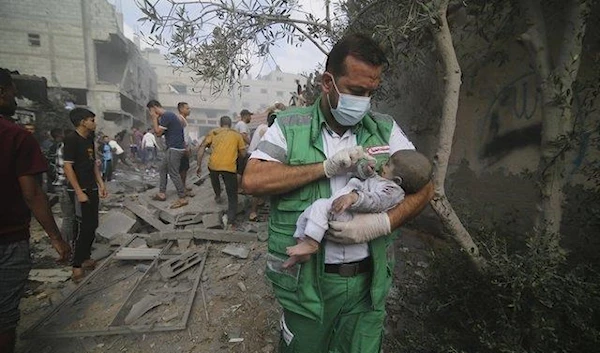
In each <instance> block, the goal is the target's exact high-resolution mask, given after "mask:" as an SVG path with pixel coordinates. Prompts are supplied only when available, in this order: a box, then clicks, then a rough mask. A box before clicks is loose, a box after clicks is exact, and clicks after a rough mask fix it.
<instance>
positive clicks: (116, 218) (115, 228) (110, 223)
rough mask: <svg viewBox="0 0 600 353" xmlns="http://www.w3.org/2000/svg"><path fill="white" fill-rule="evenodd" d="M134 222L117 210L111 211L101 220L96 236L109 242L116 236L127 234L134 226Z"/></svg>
mask: <svg viewBox="0 0 600 353" xmlns="http://www.w3.org/2000/svg"><path fill="white" fill-rule="evenodd" d="M135 223H136V220H135V219H134V218H131V217H129V216H128V215H126V214H125V213H123V212H121V211H118V210H111V211H110V212H109V213H108V214H106V216H104V217H103V218H102V221H101V222H100V225H99V226H98V229H97V230H96V234H98V236H100V237H102V238H104V239H108V240H111V239H112V238H113V237H114V236H116V235H117V234H122V233H128V232H129V231H130V230H131V229H132V228H133V226H134V225H135Z"/></svg>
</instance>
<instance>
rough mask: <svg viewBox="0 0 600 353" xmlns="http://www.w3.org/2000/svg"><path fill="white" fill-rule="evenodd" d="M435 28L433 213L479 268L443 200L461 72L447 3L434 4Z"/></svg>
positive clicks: (464, 233)
mask: <svg viewBox="0 0 600 353" xmlns="http://www.w3.org/2000/svg"><path fill="white" fill-rule="evenodd" d="M437 9H438V17H437V25H438V28H436V29H434V31H433V37H434V41H435V45H436V48H437V50H438V52H439V56H440V60H441V62H442V64H443V70H444V83H445V84H444V102H443V108H442V121H441V125H440V132H439V136H440V137H439V143H440V144H439V147H438V150H437V152H436V155H435V158H434V184H435V195H434V197H433V200H432V201H431V206H432V208H433V210H434V211H435V212H436V213H437V215H438V216H439V217H440V219H441V221H442V223H443V224H444V227H445V228H446V229H447V231H448V232H449V233H450V235H451V236H452V238H453V239H454V240H455V241H456V242H457V243H458V244H459V245H460V247H461V248H462V249H463V250H465V251H466V253H467V254H468V255H469V256H470V258H471V259H472V260H473V263H474V264H475V265H476V266H477V268H478V269H481V267H482V265H483V258H482V257H481V256H480V254H479V249H478V247H477V245H476V244H475V243H474V242H473V239H472V238H471V235H470V234H469V232H468V231H467V230H466V229H465V227H464V226H463V224H462V223H461V221H460V219H459V218H458V216H457V215H456V212H455V211H454V209H453V208H452V206H451V205H450V201H448V198H447V197H446V192H445V178H446V173H447V171H448V161H449V159H450V153H451V151H452V141H453V139H454V130H455V128H456V114H457V111H458V100H459V95H460V85H461V70H460V65H459V64H458V59H457V58H456V52H455V50H454V45H453V43H452V35H451V34H450V28H449V26H448V20H447V18H446V12H447V9H448V0H441V1H439V2H438V3H437Z"/></svg>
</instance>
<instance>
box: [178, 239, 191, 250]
mask: <svg viewBox="0 0 600 353" xmlns="http://www.w3.org/2000/svg"><path fill="white" fill-rule="evenodd" d="M191 242H192V239H189V238H186V239H177V248H179V250H187V249H188V248H189V247H190V244H191Z"/></svg>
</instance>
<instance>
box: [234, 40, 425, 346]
mask: <svg viewBox="0 0 600 353" xmlns="http://www.w3.org/2000/svg"><path fill="white" fill-rule="evenodd" d="M386 65H387V59H386V58H385V54H384V53H383V51H382V50H381V48H380V47H379V45H378V44H377V43H375V42H374V41H373V40H372V39H371V38H370V37H368V36H364V35H359V34H353V35H349V36H347V37H344V38H342V39H341V40H340V41H339V42H338V43H336V44H335V45H334V47H333V48H332V50H331V52H330V53H329V56H328V59H327V63H326V66H325V69H326V71H325V72H324V74H323V76H322V81H321V88H322V93H321V96H320V97H319V98H318V99H317V100H316V102H315V104H313V105H312V106H309V107H301V108H295V109H288V110H286V111H284V112H282V113H279V114H277V119H276V120H275V124H273V125H272V126H271V127H270V128H269V129H268V130H267V132H266V133H265V135H264V136H263V140H262V141H261V142H260V143H259V145H258V147H257V150H256V151H255V152H254V153H253V154H252V156H251V158H250V160H249V162H248V165H247V167H246V171H245V174H244V177H243V189H244V190H245V191H246V192H247V193H249V194H252V195H270V196H271V210H270V215H269V218H270V219H269V246H268V249H269V254H268V255H269V256H268V257H267V269H266V271H265V274H266V276H267V278H268V279H269V280H270V281H271V282H272V283H273V290H274V292H275V296H276V297H277V299H278V301H279V303H280V304H281V305H282V306H283V316H282V318H281V321H280V328H281V340H280V344H279V352H280V353H281V352H283V353H286V352H289V353H291V352H294V353H304V352H306V353H308V352H322V353H327V352H351V351H352V352H355V351H356V352H361V353H379V352H380V351H381V346H382V338H383V323H384V320H385V298H386V296H387V294H388V291H389V288H390V286H391V283H392V274H393V268H394V258H393V240H394V239H395V237H396V236H397V228H398V227H399V226H400V225H402V224H403V223H405V222H406V221H407V220H408V219H410V218H412V217H414V216H416V215H417V214H418V213H420V211H421V210H422V209H423V208H424V207H425V206H426V205H427V203H428V202H429V200H430V199H431V197H432V196H433V185H432V184H431V183H429V184H427V185H426V186H425V187H423V188H422V189H421V190H419V191H418V192H417V193H415V194H412V195H408V196H407V197H406V198H405V199H404V200H403V201H402V202H401V203H399V204H398V205H396V206H395V207H393V208H392V209H390V210H388V211H387V212H382V213H373V214H356V215H354V218H353V219H352V220H350V221H346V222H330V224H329V232H332V233H333V234H335V236H336V240H338V242H332V241H328V240H327V238H325V239H324V240H323V242H322V243H321V246H320V250H319V251H318V253H316V254H314V255H312V256H311V258H310V260H309V261H308V262H305V263H303V264H301V265H295V266H294V267H292V268H287V269H285V268H284V269H282V265H283V267H285V263H286V262H285V261H286V260H287V258H288V257H287V255H286V250H287V248H289V247H291V246H293V245H295V244H296V240H295V239H294V238H293V237H292V235H293V233H294V231H295V228H296V221H297V219H298V217H299V216H300V214H301V213H302V211H303V210H304V209H306V208H307V207H308V206H309V205H310V204H311V203H312V202H313V201H315V200H316V199H318V198H327V197H330V196H331V195H332V194H333V193H334V192H335V191H337V190H339V189H341V188H343V187H344V186H345V185H346V183H347V182H348V180H349V178H350V177H351V176H352V173H353V172H356V166H357V165H358V164H359V162H360V161H362V160H364V159H366V158H367V157H368V156H371V157H374V158H375V159H376V161H377V167H378V168H380V167H381V166H382V165H383V164H384V163H385V161H386V160H387V159H388V158H389V156H390V155H391V154H393V153H394V152H396V151H398V150H402V149H414V146H413V144H412V143H411V142H410V141H409V140H408V138H407V137H406V135H404V133H403V132H402V130H401V129H400V127H399V126H398V125H397V124H396V122H395V121H394V120H393V119H392V118H391V117H390V116H387V115H383V114H378V113H374V112H372V111H371V110H370V98H371V96H372V95H373V93H374V92H375V90H376V89H377V88H378V87H379V85H380V81H381V76H382V72H383V68H384V67H385V66H386ZM299 241H302V240H299Z"/></svg>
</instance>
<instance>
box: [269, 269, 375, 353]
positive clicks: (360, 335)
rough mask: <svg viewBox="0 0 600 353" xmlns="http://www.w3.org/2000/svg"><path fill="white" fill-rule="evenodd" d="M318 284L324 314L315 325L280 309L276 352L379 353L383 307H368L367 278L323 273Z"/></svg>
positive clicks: (369, 305)
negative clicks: (279, 338)
mask: <svg viewBox="0 0 600 353" xmlns="http://www.w3.org/2000/svg"><path fill="white" fill-rule="evenodd" d="M320 285H321V292H322V294H323V300H324V304H325V305H324V307H325V315H324V318H323V322H321V323H320V322H318V321H315V320H312V319H309V318H306V317H304V316H302V315H298V314H296V313H293V312H290V311H287V310H284V313H283V318H282V320H281V325H282V332H281V333H282V335H281V340H280V343H279V352H280V353H305V352H306V353H379V352H380V350H381V342H382V338H383V322H384V319H385V307H381V308H375V309H374V308H373V307H372V304H371V295H370V293H369V292H370V287H371V275H370V274H359V275H357V276H354V277H342V276H340V275H337V274H330V273H325V274H324V276H323V278H322V281H321V283H320Z"/></svg>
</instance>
